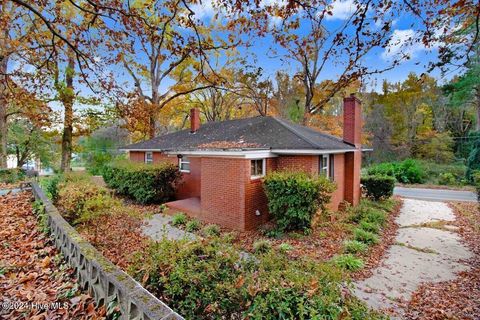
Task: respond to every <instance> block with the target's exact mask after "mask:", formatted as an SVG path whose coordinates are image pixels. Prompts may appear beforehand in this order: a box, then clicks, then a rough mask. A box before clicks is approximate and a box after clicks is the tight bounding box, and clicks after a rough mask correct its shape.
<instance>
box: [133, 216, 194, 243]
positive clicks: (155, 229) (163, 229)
mask: <svg viewBox="0 0 480 320" xmlns="http://www.w3.org/2000/svg"><path fill="white" fill-rule="evenodd" d="M171 221H172V217H171V216H167V215H163V214H154V215H153V216H152V217H151V218H150V219H147V220H146V221H145V222H146V225H144V226H143V227H142V233H143V234H144V235H146V236H147V237H150V238H152V239H153V240H156V241H158V240H161V239H162V238H164V237H166V238H167V239H169V240H180V239H188V240H194V239H195V238H196V237H195V235H194V234H193V233H191V232H187V231H184V230H182V229H179V228H176V227H174V226H172V225H171V224H170V222H171Z"/></svg>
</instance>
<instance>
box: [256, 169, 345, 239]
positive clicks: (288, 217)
mask: <svg viewBox="0 0 480 320" xmlns="http://www.w3.org/2000/svg"><path fill="white" fill-rule="evenodd" d="M264 188H265V193H266V194H267V198H268V208H269V211H270V213H271V214H272V215H273V217H274V218H275V219H276V222H277V225H278V227H279V229H280V230H282V231H283V230H294V229H308V228H310V224H311V220H312V217H313V215H314V214H315V213H316V212H317V211H318V210H319V209H322V210H323V209H325V205H326V204H328V203H329V202H330V197H331V193H332V192H333V191H334V190H335V185H334V183H332V182H331V181H330V180H328V178H326V177H324V176H318V177H313V176H309V175H307V174H306V173H295V172H273V173H271V174H269V175H268V176H267V177H266V178H265V179H264Z"/></svg>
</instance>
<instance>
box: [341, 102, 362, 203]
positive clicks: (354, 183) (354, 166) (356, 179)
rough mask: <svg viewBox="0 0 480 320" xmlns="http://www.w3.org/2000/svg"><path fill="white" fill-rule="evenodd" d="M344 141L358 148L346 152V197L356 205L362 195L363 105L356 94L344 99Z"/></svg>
mask: <svg viewBox="0 0 480 320" xmlns="http://www.w3.org/2000/svg"><path fill="white" fill-rule="evenodd" d="M343 141H345V142H347V143H349V144H351V145H354V146H355V147H356V148H357V149H356V150H354V151H349V152H346V153H345V166H344V175H345V176H344V199H345V200H346V201H348V202H350V203H351V204H352V205H354V206H355V205H357V204H358V203H359V202H360V196H361V189H360V170H361V167H362V151H361V147H362V105H361V102H360V100H359V99H357V97H355V95H354V94H351V95H350V97H346V98H344V99H343Z"/></svg>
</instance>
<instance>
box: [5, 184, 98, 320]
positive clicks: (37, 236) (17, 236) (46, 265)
mask: <svg viewBox="0 0 480 320" xmlns="http://www.w3.org/2000/svg"><path fill="white" fill-rule="evenodd" d="M73 275H74V272H73V270H72V269H70V268H69V267H68V266H67V265H66V264H65V261H64V260H63V259H62V258H61V256H60V255H59V253H58V251H57V250H56V248H55V246H54V245H53V242H52V241H51V240H50V239H49V237H48V236H47V235H46V234H45V233H43V232H42V231H41V230H40V228H39V224H38V221H37V219H36V217H35V215H34V214H33V212H32V195H31V193H30V192H21V193H18V194H8V195H6V196H2V197H0V302H1V303H2V305H1V307H0V319H38V320H40V319H103V318H104V317H105V309H104V308H99V309H96V308H95V304H94V301H93V299H92V298H91V297H90V296H88V295H86V294H83V293H82V291H80V290H79V289H78V285H77V283H76V281H75V278H74V277H73ZM10 302H11V303H17V306H20V307H23V308H20V309H10V308H11V307H12V304H10ZM54 302H59V303H60V305H61V306H62V308H57V309H55V310H53V308H52V309H49V310H45V309H44V308H45V307H46V306H49V304H50V303H54ZM29 303H36V305H35V306H33V307H32V305H31V304H30V305H29ZM57 307H58V306H57ZM64 307H65V308H64Z"/></svg>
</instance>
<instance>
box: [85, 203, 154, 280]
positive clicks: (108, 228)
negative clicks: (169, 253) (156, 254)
mask: <svg viewBox="0 0 480 320" xmlns="http://www.w3.org/2000/svg"><path fill="white" fill-rule="evenodd" d="M149 209H151V206H145V207H144V208H141V207H140V206H135V205H130V204H129V205H127V210H121V211H119V212H111V213H110V214H109V215H106V216H102V217H100V218H99V219H98V220H96V221H95V222H94V223H87V224H83V225H78V226H76V228H77V230H78V231H79V233H80V234H81V235H82V237H83V238H85V239H86V240H88V241H89V242H90V243H91V244H92V245H93V246H94V247H95V248H97V249H98V250H99V251H100V252H101V253H102V254H103V255H104V256H105V257H106V258H107V259H109V260H110V261H112V262H113V263H114V264H116V265H117V266H118V267H120V268H121V269H123V270H127V268H128V266H129V265H130V262H131V259H132V257H133V255H134V254H135V252H137V251H141V250H143V249H144V248H145V247H146V246H147V244H148V243H147V238H146V237H145V236H144V235H143V234H142V232H141V230H140V228H141V226H142V224H143V221H142V218H143V217H144V216H145V215H146V214H148V213H149V212H151V211H149Z"/></svg>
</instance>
